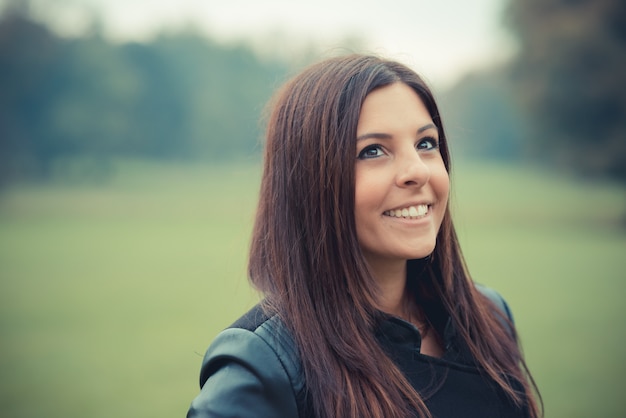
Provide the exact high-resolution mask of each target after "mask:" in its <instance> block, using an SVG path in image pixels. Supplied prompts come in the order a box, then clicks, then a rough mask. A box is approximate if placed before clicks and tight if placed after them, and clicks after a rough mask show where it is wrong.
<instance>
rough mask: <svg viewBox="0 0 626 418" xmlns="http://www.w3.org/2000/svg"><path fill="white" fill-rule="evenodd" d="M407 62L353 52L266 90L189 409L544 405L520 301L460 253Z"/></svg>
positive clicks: (337, 410)
mask: <svg viewBox="0 0 626 418" xmlns="http://www.w3.org/2000/svg"><path fill="white" fill-rule="evenodd" d="M449 172H450V156H449V151H448V144H447V140H446V136H445V133H444V129H443V124H442V121H441V117H440V115H439V111H438V110H437V105H436V103H435V100H434V98H433V95H432V94H431V92H430V90H429V89H428V87H427V86H426V85H425V84H424V82H423V81H422V80H421V79H420V78H419V76H418V75H416V74H415V73H414V72H413V71H411V70H410V69H408V68H407V67H405V66H403V65H401V64H399V63H396V62H392V61H386V60H382V59H379V58H376V57H371V56H361V55H351V56H346V57H340V58H333V59H329V60H326V61H324V62H321V63H319V64H316V65H313V66H311V67H309V68H308V69H306V70H305V71H304V72H302V73H301V74H300V75H298V76H296V77H295V78H294V79H292V80H291V81H289V82H288V83H287V84H286V85H285V86H284V87H283V89H282V90H281V91H280V92H279V94H278V95H277V96H276V98H275V101H274V102H273V103H272V113H271V115H270V118H269V121H268V128H267V143H266V149H265V165H264V172H263V178H262V183H261V192H260V201H259V206H258V211H257V217H256V224H255V227H254V232H253V236H252V244H251V250H250V261H249V272H250V280H251V281H252V283H253V284H254V285H255V286H256V288H258V289H259V290H260V291H261V292H262V293H263V295H264V299H263V301H262V302H261V304H259V305H258V306H257V307H255V308H253V309H252V310H251V311H250V312H248V313H247V314H246V315H244V316H243V317H242V318H240V319H239V320H238V321H237V322H236V323H235V324H233V325H232V326H231V327H230V328H229V329H227V330H225V331H223V332H221V333H220V334H219V335H218V336H217V338H216V339H215V340H214V341H213V343H212V344H211V346H210V347H209V349H208V351H207V354H206V356H205V358H204V362H203V366H202V372H201V377H200V380H201V387H202V390H201V392H200V394H199V395H198V396H197V397H196V399H195V400H194V401H193V403H192V405H191V408H190V410H189V413H188V417H359V418H362V417H379V418H382V417H385V418H389V417H408V416H417V417H446V418H447V417H477V418H486V417H537V416H539V415H540V412H539V408H538V402H537V398H536V396H535V390H534V389H535V388H534V384H533V382H532V378H531V377H530V375H529V373H528V371H527V369H526V366H525V364H524V360H523V358H522V355H521V353H520V350H519V347H518V344H517V341H516V333H515V329H514V326H513V323H512V320H511V316H510V312H509V310H508V307H507V305H506V303H505V302H504V300H503V299H502V298H501V297H500V296H499V295H498V294H497V293H495V292H494V291H492V290H490V289H487V288H484V287H479V286H478V285H475V284H474V283H473V281H472V279H471V278H470V276H469V274H468V272H467V269H466V267H465V264H464V261H463V257H462V254H461V250H460V248H459V243H458V240H457V237H456V234H455V231H454V227H453V225H452V218H451V216H450V211H449V208H448V205H447V202H448V195H449V178H448V174H449Z"/></svg>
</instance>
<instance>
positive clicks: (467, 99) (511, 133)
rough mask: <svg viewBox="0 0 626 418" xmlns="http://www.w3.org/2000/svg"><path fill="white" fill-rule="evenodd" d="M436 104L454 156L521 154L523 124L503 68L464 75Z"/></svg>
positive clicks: (515, 157) (511, 156)
mask: <svg viewBox="0 0 626 418" xmlns="http://www.w3.org/2000/svg"><path fill="white" fill-rule="evenodd" d="M440 104H441V108H442V112H443V113H444V115H445V123H446V131H447V133H448V136H449V137H450V144H451V147H452V148H453V149H454V155H455V156H460V157H461V158H463V157H468V158H489V159H500V160H508V161H511V160H518V159H520V158H521V156H522V155H523V154H524V148H525V146H526V143H525V141H524V138H525V137H526V132H525V124H524V123H523V120H522V119H521V117H520V111H519V109H518V108H517V106H516V103H515V100H514V98H513V92H512V89H511V85H510V82H509V80H508V77H507V75H506V71H505V70H504V69H503V68H500V67H498V68H491V69H488V70H483V71H480V72H475V73H472V74H468V75H466V76H465V77H464V78H462V79H461V80H460V81H459V82H457V83H456V84H455V85H454V86H452V87H451V88H450V89H448V90H446V91H445V92H443V93H442V94H441V98H440Z"/></svg>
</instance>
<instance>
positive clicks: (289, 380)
mask: <svg viewBox="0 0 626 418" xmlns="http://www.w3.org/2000/svg"><path fill="white" fill-rule="evenodd" d="M200 387H201V388H202V389H201V393H200V394H199V395H198V397H196V399H195V400H194V402H193V403H192V405H191V408H190V411H189V415H188V416H190V417H205V416H213V415H214V414H216V413H217V412H218V411H222V410H224V411H225V410H229V411H230V412H232V411H234V410H237V411H239V410H240V409H243V408H248V406H252V405H256V406H255V408H256V409H255V410H254V411H256V412H254V411H248V410H247V409H246V410H245V411H243V410H242V411H240V412H241V414H240V415H237V416H290V415H289V414H291V413H292V412H293V411H296V410H297V408H298V402H299V401H298V399H299V398H300V396H301V394H300V392H301V391H302V388H303V387H304V379H303V377H302V372H301V365H300V361H299V358H298V356H297V349H296V346H295V344H294V340H293V338H292V337H291V335H290V333H289V331H288V329H287V327H286V326H285V325H284V324H283V322H282V321H281V320H280V318H279V317H278V316H277V315H268V314H267V313H265V312H264V311H263V309H262V308H261V307H260V306H255V307H254V308H252V309H251V310H250V311H248V312H247V313H246V314H245V315H243V316H242V317H241V318H239V319H238V320H237V321H235V323H233V324H232V325H231V326H230V327H228V328H227V329H225V330H223V331H221V332H220V333H219V334H218V335H217V337H216V338H215V339H214V340H213V342H212V343H211V345H210V346H209V348H208V350H207V352H206V354H205V356H204V359H203V361H202V368H201V372H200ZM262 410H266V411H267V414H265V413H263V412H261V411H262ZM248 412H254V413H252V415H249V414H248ZM258 414H260V415H258ZM276 414H278V415H276ZM284 414H287V415H284ZM229 416H231V415H229Z"/></svg>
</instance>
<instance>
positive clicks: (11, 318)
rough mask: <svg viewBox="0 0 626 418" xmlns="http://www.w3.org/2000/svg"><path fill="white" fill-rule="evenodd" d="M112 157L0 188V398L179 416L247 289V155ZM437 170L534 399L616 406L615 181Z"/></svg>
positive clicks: (625, 243) (625, 322)
mask: <svg viewBox="0 0 626 418" xmlns="http://www.w3.org/2000/svg"><path fill="white" fill-rule="evenodd" d="M115 168H116V170H115V173H116V174H115V176H114V178H112V180H111V181H110V182H107V183H106V184H102V185H100V186H88V185H81V184H80V182H77V183H76V184H73V185H69V184H49V185H46V186H21V187H15V188H12V189H7V190H5V191H4V192H3V194H2V195H0V279H1V281H0V283H1V284H0V333H1V335H0V337H1V338H0V350H1V353H0V354H1V355H0V413H1V414H2V416H10V417H15V418H27V417H28V418H31V417H39V416H54V417H56V416H59V417H60V416H63V417H69V418H71V417H84V416H89V417H93V418H100V417H102V418H104V417H106V418H109V417H111V416H152V417H171V416H184V415H185V413H186V409H187V407H188V405H189V402H190V401H191V399H192V398H193V397H194V396H195V395H196V393H197V391H198V384H197V376H198V372H199V365H200V361H201V356H202V354H203V353H204V350H205V349H206V347H207V346H208V344H209V343H210V341H211V339H212V338H213V336H214V335H215V334H216V333H217V332H218V331H219V330H220V329H222V328H224V327H226V326H227V325H228V324H230V323H231V322H232V321H233V320H235V319H236V318H237V317H238V316H239V315H240V314H241V313H243V312H244V310H245V309H246V308H247V307H249V306H252V305H253V304H254V303H255V302H256V300H257V296H256V295H255V293H254V292H253V291H252V290H250V289H249V286H248V284H247V281H246V271H245V260H246V256H247V248H248V240H249V235H250V229H251V226H252V220H253V216H254V209H255V203H256V198H257V188H258V183H259V177H260V168H259V166H258V165H257V164H255V163H251V162H243V163H238V164H231V165H215V166H212V167H211V166H201V165H174V164H169V165H162V164H156V163H148V162H138V161H119V162H116V163H115ZM453 181H454V185H453V187H454V194H453V196H452V199H453V200H452V203H451V204H452V206H453V211H454V212H455V214H456V215H455V218H456V222H457V229H458V232H459V235H460V238H461V241H462V244H463V248H464V252H465V255H466V258H467V261H468V264H469V267H470V271H471V272H472V274H473V276H474V278H475V279H476V280H477V281H480V282H483V283H485V284H488V285H490V286H493V287H495V288H496V289H498V290H499V291H500V292H501V293H502V294H503V295H504V296H505V297H506V298H507V300H508V301H509V303H510V305H511V307H512V308H513V310H514V314H515V316H516V323H517V325H518V329H519V332H520V334H521V340H522V343H523V346H524V350H525V353H526V355H527V360H528V364H529V367H530V368H531V370H532V371H533V373H534V375H535V377H536V379H537V382H538V384H539V387H540V389H541V390H542V393H543V395H544V400H545V403H546V416H547V417H551V418H559V417H563V418H577V417H581V418H582V417H591V416H594V417H595V416H598V417H600V416H601V417H607V418H611V417H615V418H617V417H623V416H626V402H625V401H624V399H623V395H622V392H623V389H622V387H621V384H620V383H621V380H622V379H621V378H622V376H623V375H624V373H625V372H626V367H625V364H626V362H625V361H624V359H623V356H622V353H623V349H622V345H623V343H624V342H625V336H626V335H625V333H626V316H625V315H624V313H625V309H624V306H623V303H622V300H623V297H624V286H625V285H624V278H625V275H624V271H626V233H625V229H624V223H623V222H624V211H625V209H626V199H625V193H624V189H623V188H621V187H619V186H616V185H611V184H605V183H591V182H587V181H581V180H573V179H566V178H560V177H558V176H555V175H554V174H551V173H548V172H545V171H542V170H539V169H536V168H531V167H516V166H511V167H507V166H503V165H495V164H463V165H460V166H458V167H456V169H455V173H454V176H453Z"/></svg>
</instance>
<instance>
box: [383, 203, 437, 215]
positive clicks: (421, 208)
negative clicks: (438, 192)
mask: <svg viewBox="0 0 626 418" xmlns="http://www.w3.org/2000/svg"><path fill="white" fill-rule="evenodd" d="M427 213H428V205H417V206H409V207H408V208H404V209H396V210H388V211H386V212H385V213H384V214H385V215H387V216H391V217H392V218H393V217H395V218H421V217H424V216H426V214H427Z"/></svg>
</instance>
